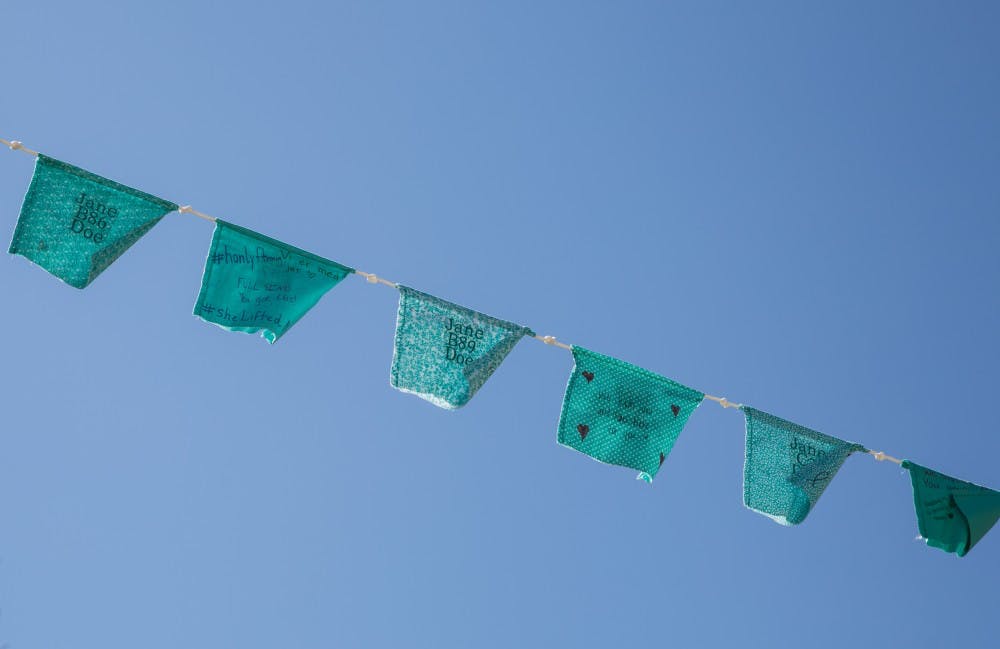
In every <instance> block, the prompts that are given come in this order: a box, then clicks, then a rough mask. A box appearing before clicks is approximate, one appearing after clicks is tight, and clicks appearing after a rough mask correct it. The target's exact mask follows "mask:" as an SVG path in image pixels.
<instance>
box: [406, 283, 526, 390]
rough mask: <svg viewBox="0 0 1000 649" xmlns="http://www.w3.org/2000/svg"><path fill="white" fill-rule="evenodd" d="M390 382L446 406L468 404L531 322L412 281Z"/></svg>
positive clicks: (408, 289)
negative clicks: (485, 310) (502, 316)
mask: <svg viewBox="0 0 1000 649" xmlns="http://www.w3.org/2000/svg"><path fill="white" fill-rule="evenodd" d="M398 288H399V313H398V314H397V316H396V340H395V345H394V349H393V354H392V370H391V371H390V375H389V383H390V384H391V385H392V387H394V388H396V389H397V390H400V391H401V392H408V393H410V394H415V395H417V396H418V397H421V398H422V399H426V400H427V401H430V402H431V403H433V404H434V405H436V406H440V407H442V408H448V409H455V408H460V407H461V406H464V405H465V404H466V403H468V402H469V399H471V398H472V395H474V394H475V393H476V391H477V390H479V388H481V387H482V386H483V384H484V383H486V380H487V379H489V378H490V376H491V375H492V374H493V372H495V371H496V369H497V368H498V367H500V364H501V363H502V362H503V360H504V358H506V357H507V354H509V353H510V351H511V350H512V349H514V345H516V344H517V343H518V341H519V340H521V338H522V337H523V336H525V335H529V336H530V335H533V333H532V331H531V330H530V329H528V328H527V327H522V326H521V325H518V324H514V323H513V322H507V321H506V320H499V319H497V318H493V317H490V316H488V315H483V314H482V313H478V312H476V311H473V310H471V309H467V308H465V307H463V306H459V305H457V304H452V303H451V302H446V301H445V300H442V299H440V298H436V297H434V296H433V295H427V294H426V293H421V292H420V291H416V290H414V289H412V288H408V287H406V286H400V287H398Z"/></svg>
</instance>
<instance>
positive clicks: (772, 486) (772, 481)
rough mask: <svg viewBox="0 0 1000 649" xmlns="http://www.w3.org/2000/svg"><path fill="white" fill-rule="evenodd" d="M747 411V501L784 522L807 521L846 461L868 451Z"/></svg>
mask: <svg viewBox="0 0 1000 649" xmlns="http://www.w3.org/2000/svg"><path fill="white" fill-rule="evenodd" d="M743 413H744V415H746V424H747V441H746V463H745V464H744V466H743V503H744V504H745V505H746V506H747V507H748V508H749V509H752V510H754V511H755V512H757V513H760V514H764V515H765V516H767V517H769V518H771V519H773V520H775V521H777V522H778V523H781V524H782V525H798V524H799V523H801V522H802V521H804V520H805V519H806V516H807V515H808V514H809V512H810V510H812V508H813V507H815V506H816V501H817V500H819V497H820V495H822V493H823V490H824V489H826V486H827V485H828V484H830V481H831V480H833V477H834V476H835V475H836V474H837V471H839V470H840V467H841V465H843V464H844V460H846V459H847V458H848V457H849V456H850V455H851V453H857V452H864V451H865V450H866V449H865V447H864V446H861V445H860V444H854V443H852V442H845V441H843V440H840V439H837V438H836V437H830V436H829V435H824V434H823V433H819V432H816V431H815V430H810V429H808V428H806V427H804V426H799V425H798V424H793V423H792V422H790V421H785V420H784V419H781V418H779V417H775V416H774V415H769V414H768V413H766V412H761V411H760V410H755V409H753V408H751V407H749V406H743Z"/></svg>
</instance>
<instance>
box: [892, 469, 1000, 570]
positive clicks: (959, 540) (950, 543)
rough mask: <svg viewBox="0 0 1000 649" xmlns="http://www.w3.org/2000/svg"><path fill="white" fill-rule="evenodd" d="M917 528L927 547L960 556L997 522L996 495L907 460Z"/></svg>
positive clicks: (998, 504) (998, 506)
mask: <svg viewBox="0 0 1000 649" xmlns="http://www.w3.org/2000/svg"><path fill="white" fill-rule="evenodd" d="M903 468H904V469H906V470H908V471H909V472H910V482H911V483H912V484H913V504H914V506H915V508H916V510H917V527H918V528H919V529H920V536H922V537H924V539H926V540H927V545H929V546H931V547H934V548H940V549H942V550H944V551H945V552H954V553H956V554H957V555H958V556H960V557H964V556H965V555H966V554H967V553H968V552H969V550H971V549H972V546H974V545H975V544H976V543H978V542H979V541H980V540H981V539H982V538H983V537H984V536H986V533H987V532H989V531H990V528H992V527H993V525H995V524H996V522H997V520H998V519H1000V493H998V492H996V491H993V490H992V489H987V488H986V487H980V486H979V485H976V484H972V483H971V482H963V481H962V480H958V479H956V478H952V477H949V476H946V475H944V474H943V473H938V472H937V471H931V470H930V469H926V468H924V467H922V466H920V465H919V464H914V463H913V462H910V461H909V460H907V461H905V462H903Z"/></svg>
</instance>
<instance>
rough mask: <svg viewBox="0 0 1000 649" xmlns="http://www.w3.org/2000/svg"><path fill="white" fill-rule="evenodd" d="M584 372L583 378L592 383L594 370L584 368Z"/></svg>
mask: <svg viewBox="0 0 1000 649" xmlns="http://www.w3.org/2000/svg"><path fill="white" fill-rule="evenodd" d="M582 374H583V378H585V379H587V383H590V382H591V381H593V380H594V373H593V372H587V371H586V370H584V371H583V372H582Z"/></svg>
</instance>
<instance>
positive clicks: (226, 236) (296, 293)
mask: <svg viewBox="0 0 1000 649" xmlns="http://www.w3.org/2000/svg"><path fill="white" fill-rule="evenodd" d="M352 272H354V269H352V268H348V267H347V266H344V265H343V264H338V263H337V262H335V261H330V260H329V259H324V258H323V257H320V256H318V255H314V254H312V253H311V252H306V251H305V250H301V249H299V248H295V247H293V246H290V245H288V244H286V243H282V242H280V241H276V240H275V239H271V238H270V237H265V236H264V235H262V234H257V233H256V232H254V231H252V230H247V229H246V228H241V227H240V226H238V225H233V224H232V223H226V222H224V221H216V223H215V233H214V234H213V235H212V247H211V248H210V249H209V251H208V259H206V260H205V273H204V275H203V276H202V280H201V293H200V294H199V295H198V301H197V302H196V303H195V305H194V314H195V315H196V316H198V317H199V318H201V319H202V320H204V321H206V322H211V323H212V324H217V325H219V326H220V327H222V328H223V329H228V330H230V331H242V332H245V333H250V334H252V333H257V332H258V331H259V332H260V335H261V336H262V337H263V338H264V339H265V340H267V342H269V343H274V341H276V340H277V339H278V338H280V337H281V336H282V335H283V334H284V333H285V332H286V331H288V330H289V329H290V328H291V326H292V325H293V324H295V323H296V322H298V321H299V320H300V319H301V318H302V316H304V315H305V314H306V312H307V311H308V310H309V309H311V308H313V306H315V304H316V303H317V302H319V300H320V298H321V297H323V295H324V294H326V292H327V291H329V290H330V289H331V288H333V287H334V286H336V285H337V284H339V283H340V281H341V280H342V279H344V278H345V277H347V275H349V274H350V273H352Z"/></svg>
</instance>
